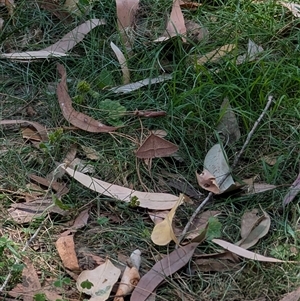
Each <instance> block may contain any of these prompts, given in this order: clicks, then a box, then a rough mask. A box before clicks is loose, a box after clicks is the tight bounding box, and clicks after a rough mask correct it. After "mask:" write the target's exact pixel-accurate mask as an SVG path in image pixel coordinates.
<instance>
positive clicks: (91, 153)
mask: <svg viewBox="0 0 300 301" xmlns="http://www.w3.org/2000/svg"><path fill="white" fill-rule="evenodd" d="M81 148H82V150H83V151H84V154H85V156H86V157H87V158H88V159H91V160H99V159H100V156H99V152H97V151H96V150H95V149H93V148H92V147H89V146H84V145H81Z"/></svg>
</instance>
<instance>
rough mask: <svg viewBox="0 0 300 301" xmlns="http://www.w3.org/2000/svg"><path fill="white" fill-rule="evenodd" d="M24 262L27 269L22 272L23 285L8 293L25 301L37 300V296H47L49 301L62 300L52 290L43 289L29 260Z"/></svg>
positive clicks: (20, 284)
mask: <svg viewBox="0 0 300 301" xmlns="http://www.w3.org/2000/svg"><path fill="white" fill-rule="evenodd" d="M23 262H24V264H25V267H24V269H23V271H22V283H19V284H17V285H16V286H15V287H14V288H13V289H12V290H11V291H9V292H8V294H9V295H10V296H12V297H14V298H18V299H19V298H20V297H21V298H22V300H23V301H33V300H37V299H36V298H35V295H36V294H45V295H46V297H47V300H49V301H56V300H58V299H62V296H60V295H59V294H57V293H56V292H55V291H52V290H51V288H50V289H48V288H42V286H41V284H40V281H39V278H38V275H37V272H36V270H35V268H34V266H33V264H32V263H31V262H30V260H29V259H28V258H25V259H24V260H23ZM5 300H6V299H5Z"/></svg>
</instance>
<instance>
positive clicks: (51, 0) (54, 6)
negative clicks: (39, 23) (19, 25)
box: [37, 0, 72, 23]
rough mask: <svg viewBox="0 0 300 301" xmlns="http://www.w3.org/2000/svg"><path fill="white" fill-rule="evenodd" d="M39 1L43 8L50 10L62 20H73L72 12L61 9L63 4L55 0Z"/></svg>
mask: <svg viewBox="0 0 300 301" xmlns="http://www.w3.org/2000/svg"><path fill="white" fill-rule="evenodd" d="M37 3H38V4H39V5H40V7H41V8H42V9H45V10H47V11H49V12H50V13H51V14H53V15H54V16H55V17H57V18H58V19H59V20H60V21H62V22H66V23H67V22H71V21H72V17H71V15H70V13H68V12H66V11H65V10H62V9H61V4H60V3H59V2H56V1H55V0H38V1H37Z"/></svg>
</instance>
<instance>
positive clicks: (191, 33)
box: [185, 20, 209, 43]
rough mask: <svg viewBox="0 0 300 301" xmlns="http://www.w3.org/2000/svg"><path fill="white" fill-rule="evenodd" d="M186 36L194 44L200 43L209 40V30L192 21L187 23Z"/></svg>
mask: <svg viewBox="0 0 300 301" xmlns="http://www.w3.org/2000/svg"><path fill="white" fill-rule="evenodd" d="M185 27H186V35H187V37H188V38H189V39H191V40H192V41H193V42H194V43H199V42H201V41H202V40H204V39H208V37H209V32H208V29H207V28H205V27H203V26H202V25H200V24H199V23H197V22H194V21H192V20H187V21H185Z"/></svg>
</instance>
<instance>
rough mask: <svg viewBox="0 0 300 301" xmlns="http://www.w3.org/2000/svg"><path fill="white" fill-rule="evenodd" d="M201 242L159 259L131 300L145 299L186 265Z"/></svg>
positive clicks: (138, 285)
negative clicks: (167, 278) (166, 278)
mask: <svg viewBox="0 0 300 301" xmlns="http://www.w3.org/2000/svg"><path fill="white" fill-rule="evenodd" d="M198 244H199V243H190V244H188V245H185V246H184V247H180V248H178V249H177V250H175V251H173V252H172V253H170V254H169V255H167V256H166V257H165V258H163V259H162V260H160V261H158V262H157V263H156V264H155V265H154V266H153V267H152V268H151V270H150V271H149V272H148V273H146V274H145V275H144V276H143V277H142V278H141V280H140V282H139V283H138V284H137V286H136V288H135V289H134V291H133V293H132V295H131V298H130V301H145V300H146V299H147V297H148V296H149V295H151V293H152V292H153V291H154V290H155V289H156V287H157V286H158V285H159V284H160V283H161V282H162V281H163V280H164V279H165V277H168V276H170V275H172V274H173V273H175V272H176V271H178V270H179V269H181V268H182V267H184V266H185V265H186V264H187V263H188V262H189V260H190V259H191V257H192V256H193V254H194V251H195V249H196V248H197V246H198Z"/></svg>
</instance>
